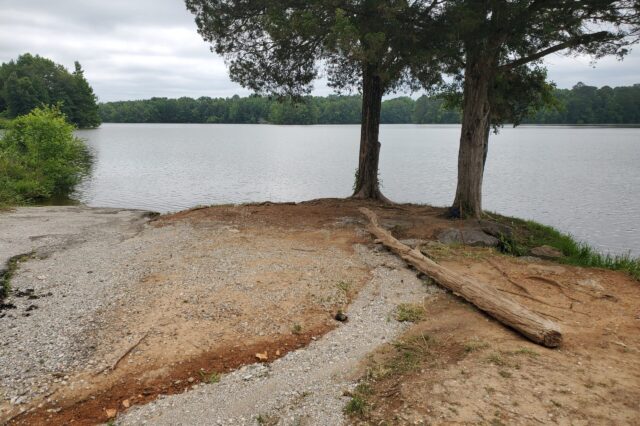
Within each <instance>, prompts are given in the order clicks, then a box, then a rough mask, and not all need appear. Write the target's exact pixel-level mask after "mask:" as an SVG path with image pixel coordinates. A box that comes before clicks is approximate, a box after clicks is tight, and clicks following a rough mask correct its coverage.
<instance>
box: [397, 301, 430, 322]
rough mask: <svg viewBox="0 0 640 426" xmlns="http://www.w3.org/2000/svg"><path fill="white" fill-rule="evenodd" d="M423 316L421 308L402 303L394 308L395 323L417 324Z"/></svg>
mask: <svg viewBox="0 0 640 426" xmlns="http://www.w3.org/2000/svg"><path fill="white" fill-rule="evenodd" d="M424 314H425V312H424V308H423V307H422V306H419V305H412V304H409V303H403V304H401V305H398V307H397V308H396V321H400V322H418V321H421V320H422V319H423V318H424Z"/></svg>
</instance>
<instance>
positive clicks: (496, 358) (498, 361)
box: [487, 353, 509, 367]
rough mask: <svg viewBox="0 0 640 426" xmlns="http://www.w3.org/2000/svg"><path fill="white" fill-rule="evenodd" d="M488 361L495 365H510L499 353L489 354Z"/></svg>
mask: <svg viewBox="0 0 640 426" xmlns="http://www.w3.org/2000/svg"><path fill="white" fill-rule="evenodd" d="M487 362H489V363H491V364H493V365H497V366H498V367H506V366H508V365H509V364H508V363H507V361H505V360H504V358H502V356H501V355H500V354H497V353H494V354H491V355H489V356H488V357H487Z"/></svg>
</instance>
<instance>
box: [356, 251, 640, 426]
mask: <svg viewBox="0 0 640 426" xmlns="http://www.w3.org/2000/svg"><path fill="white" fill-rule="evenodd" d="M440 257H441V259H440V260H441V262H442V263H443V264H445V265H446V266H448V267H450V268H451V269H454V270H457V271H459V272H464V273H466V274H471V275H473V276H477V277H482V278H483V279H484V280H485V281H486V282H492V283H495V285H496V287H497V288H499V289H501V290H503V291H505V292H507V293H508V294H510V295H512V296H513V297H514V298H516V299H518V300H519V301H520V302H521V303H523V304H525V305H527V306H529V307H530V308H532V309H534V310H536V311H538V312H540V313H541V314H543V315H545V316H547V317H548V318H551V319H553V320H555V321H557V322H558V323H559V324H560V325H561V327H562V330H563V335H564V341H563V344H562V345H561V347H560V348H558V349H546V348H544V347H541V346H538V345H535V344H533V343H530V342H528V341H527V340H525V339H523V338H522V337H521V336H520V335H518V334H516V333H515V332H513V331H510V330H509V329H507V328H505V327H503V326H502V325H501V324H499V323H497V322H496V321H494V320H493V319H491V318H489V317H488V316H486V315H484V314H483V313H481V312H479V311H478V310H476V309H475V308H474V307H473V306H470V305H469V304H467V303H466V302H464V301H463V300H461V299H459V298H457V297H456V296H454V295H451V294H444V295H442V296H440V297H438V298H435V299H434V298H432V299H429V300H428V301H426V302H425V305H424V308H425V310H426V317H425V319H424V321H421V322H420V323H417V324H415V325H414V326H413V327H412V328H411V329H410V330H408V331H407V333H406V334H405V335H404V336H403V337H402V338H401V339H400V341H399V342H396V344H395V345H387V346H385V347H384V348H382V349H381V350H380V351H378V353H376V354H375V356H374V357H373V358H372V360H371V361H370V362H368V363H366V364H365V365H364V366H363V370H364V371H366V372H368V376H367V377H368V379H367V378H365V379H364V381H365V382H367V383H370V386H371V387H372V391H371V394H370V395H365V396H364V398H365V399H366V400H367V404H368V405H367V409H366V413H365V414H364V415H363V416H360V417H359V416H353V417H352V418H351V420H352V423H353V424H384V422H385V421H386V422H387V423H386V424H477V423H481V424H495V425H500V424H509V425H511V424H561V425H589V424H598V425H600V424H610V425H614V424H615V425H620V424H628V425H633V424H638V423H640V283H638V282H637V281H634V280H632V279H631V278H629V277H628V276H626V275H624V274H622V273H618V272H612V271H606V270H595V269H584V268H577V267H569V266H564V265H563V266H560V265H557V264H553V263H549V262H542V261H533V262H532V261H527V260H524V261H523V260H519V259H517V258H512V257H506V256H500V255H496V254H495V253H492V252H491V251H487V250H479V249H471V248H459V249H453V250H445V251H444V254H443V252H442V251H441V252H440ZM407 354H409V356H410V357H413V358H412V362H411V363H410V364H409V365H406V362H405V363H403V359H404V360H405V361H406V357H407V356H408V355H407Z"/></svg>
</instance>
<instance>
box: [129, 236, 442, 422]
mask: <svg viewBox="0 0 640 426" xmlns="http://www.w3.org/2000/svg"><path fill="white" fill-rule="evenodd" d="M359 254H360V256H362V257H364V258H366V259H367V262H368V263H370V264H371V265H372V266H374V268H375V269H374V270H373V277H372V279H371V280H370V281H369V282H368V283H367V284H366V286H365V287H364V288H363V289H362V290H361V291H360V293H359V295H358V296H357V298H356V300H355V301H354V302H353V303H352V305H351V306H350V308H349V311H348V312H347V315H348V316H349V320H348V322H346V323H344V324H343V325H341V326H340V327H339V328H337V329H336V330H334V331H331V332H330V333H328V334H326V335H325V336H323V337H322V338H320V339H318V340H317V341H315V342H312V343H311V345H309V346H308V347H307V348H305V349H300V350H298V351H295V352H291V353H289V354H287V355H286V356H285V357H283V358H281V359H279V360H276V361H274V362H273V363H271V364H269V365H263V364H253V365H250V366H246V367H243V368H241V369H239V370H237V371H235V372H233V373H230V374H228V375H226V376H224V377H223V378H222V380H221V381H220V382H219V383H217V384H211V385H203V384H200V385H197V386H196V387H195V389H193V390H192V391H189V392H186V393H184V394H181V395H173V396H168V397H164V398H160V399H158V400H157V401H155V402H153V403H151V404H148V405H146V406H143V407H137V408H135V409H132V410H130V411H129V412H128V413H126V414H125V415H124V416H123V417H121V418H119V419H118V424H121V425H138V424H150V425H151V424H152V425H212V424H217V425H256V424H261V423H260V421H261V422H263V423H264V422H268V421H272V422H274V424H275V422H277V424H279V425H340V424H343V423H344V422H345V418H344V415H343V408H344V406H345V404H346V403H347V402H348V400H349V398H348V397H346V396H345V391H349V390H352V389H353V388H354V387H355V386H356V384H357V383H356V380H357V377H356V376H355V372H356V371H357V367H358V365H359V364H360V363H361V361H363V360H364V359H365V358H366V356H367V354H369V353H371V352H372V351H373V350H374V349H375V348H376V347H378V346H380V345H382V344H384V343H386V342H390V341H393V340H394V339H395V338H396V337H397V336H398V335H399V334H400V333H401V332H402V331H403V330H405V329H406V327H407V325H406V324H405V323H399V322H397V321H395V320H394V319H393V313H394V310H395V309H396V307H397V306H398V304H400V303H410V302H412V303H415V302H416V301H419V300H423V299H424V297H428V296H430V295H432V294H433V293H435V292H439V291H441V290H438V289H437V288H435V287H432V286H431V287H425V286H424V284H423V283H422V282H421V281H420V280H419V279H418V278H416V274H415V273H414V272H412V271H411V270H409V269H407V268H406V267H405V265H404V264H403V263H402V262H401V261H399V260H398V259H397V258H395V257H394V256H393V255H391V254H389V253H387V252H385V251H376V252H373V253H372V252H371V251H370V250H368V249H366V248H364V247H359ZM259 419H260V421H259Z"/></svg>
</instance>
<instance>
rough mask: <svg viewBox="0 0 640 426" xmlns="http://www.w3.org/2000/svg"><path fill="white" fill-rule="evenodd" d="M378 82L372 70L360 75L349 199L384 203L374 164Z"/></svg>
mask: <svg viewBox="0 0 640 426" xmlns="http://www.w3.org/2000/svg"><path fill="white" fill-rule="evenodd" d="M382 93H383V87H382V81H381V79H380V76H378V75H377V74H376V73H375V71H374V69H373V68H372V67H365V68H364V72H363V74H362V123H361V125H360V158H359V161H358V171H357V172H356V183H355V188H354V192H353V196H352V198H357V199H367V200H381V201H385V202H388V201H389V200H387V198H386V197H385V196H384V195H382V193H381V192H380V182H379V181H378V163H379V158H380V142H379V141H378V135H379V133H380V110H381V108H382Z"/></svg>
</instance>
